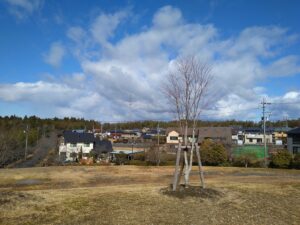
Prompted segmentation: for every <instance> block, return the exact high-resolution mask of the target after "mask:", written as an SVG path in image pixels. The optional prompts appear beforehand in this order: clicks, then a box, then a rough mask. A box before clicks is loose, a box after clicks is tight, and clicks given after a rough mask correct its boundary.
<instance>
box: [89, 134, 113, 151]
mask: <svg viewBox="0 0 300 225" xmlns="http://www.w3.org/2000/svg"><path fill="white" fill-rule="evenodd" d="M93 151H95V152H96V153H97V154H100V153H104V152H106V153H107V152H112V151H113V148H112V144H111V142H110V141H107V140H102V141H101V140H100V139H98V138H96V139H95V146H94V150H93Z"/></svg>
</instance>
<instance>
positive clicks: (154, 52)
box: [0, 0, 300, 122]
mask: <svg viewBox="0 0 300 225" xmlns="http://www.w3.org/2000/svg"><path fill="white" fill-rule="evenodd" d="M299 7H300V2H298V1H289V4H287V3H285V2H283V1H280V0H274V1H272V2H271V3H270V1H267V0H266V1H258V0H256V1H251V2H247V1H243V0H242V1H240V0H234V1H223V0H211V1H191V2H189V3H186V2H182V1H160V2H152V1H143V2H139V1H134V0H132V1H116V0H114V1H110V4H106V3H103V2H98V1H92V0H89V1H86V2H73V1H64V2H49V1H44V0H19V1H15V0H4V1H2V2H1V3H0V8H1V9H2V11H3V13H2V15H1V16H0V24H1V27H2V35H1V37H0V40H1V42H0V49H1V51H0V62H1V67H0V116H10V115H16V116H20V117H24V116H25V115H27V116H31V115H32V116H33V115H35V116H37V117H39V118H54V117H57V118H64V117H75V118H84V119H85V120H91V119H92V120H95V121H118V122H120V121H133V122H134V121H145V120H152V121H165V120H168V121H172V120H174V119H175V115H173V114H172V112H171V110H170V107H169V105H168V104H167V103H166V98H165V97H164V96H163V94H162V92H161V84H162V83H163V82H164V80H165V79H164V78H165V76H166V74H168V72H169V71H170V70H171V69H172V67H173V65H174V62H175V61H176V60H177V59H178V58H180V57H182V56H186V55H195V57H197V59H198V60H200V61H201V62H207V63H208V64H210V65H211V66H212V73H213V76H214V80H213V82H212V83H211V89H210V95H209V96H210V97H209V101H210V102H211V104H210V105H209V106H208V107H207V108H205V109H203V112H202V114H201V115H200V118H199V120H202V121H227V120H238V121H256V122H258V121H260V118H261V116H262V109H261V101H262V99H263V98H266V100H267V101H268V102H271V103H272V104H271V105H268V106H267V112H268V114H267V115H269V120H271V121H281V120H286V119H288V120H293V119H299V118H300V115H299V111H300V56H299V53H300V42H299V38H300V27H299V24H298V21H300V15H299V13H298V10H297V9H299Z"/></svg>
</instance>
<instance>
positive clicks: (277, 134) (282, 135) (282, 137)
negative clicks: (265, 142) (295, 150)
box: [272, 127, 291, 146]
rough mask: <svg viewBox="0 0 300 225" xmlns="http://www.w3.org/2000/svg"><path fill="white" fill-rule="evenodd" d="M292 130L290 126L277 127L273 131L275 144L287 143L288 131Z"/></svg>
mask: <svg viewBox="0 0 300 225" xmlns="http://www.w3.org/2000/svg"><path fill="white" fill-rule="evenodd" d="M289 130H291V128H289V127H276V128H274V132H273V133H272V139H273V144H275V145H284V146H286V144H287V132H288V131H289Z"/></svg>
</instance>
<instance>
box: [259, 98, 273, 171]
mask: <svg viewBox="0 0 300 225" xmlns="http://www.w3.org/2000/svg"><path fill="white" fill-rule="evenodd" d="M261 104H262V110H263V112H262V113H263V117H262V119H263V129H264V161H265V167H267V142H266V115H265V114H266V105H270V104H271V103H270V102H266V99H265V98H263V100H262V102H261Z"/></svg>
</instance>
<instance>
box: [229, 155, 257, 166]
mask: <svg viewBox="0 0 300 225" xmlns="http://www.w3.org/2000/svg"><path fill="white" fill-rule="evenodd" d="M233 161H234V164H235V165H236V166H245V167H248V166H250V165H253V164H255V163H256V162H257V156H256V154H255V153H253V152H246V153H244V154H241V155H240V156H238V157H236V158H234V160H233Z"/></svg>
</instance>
